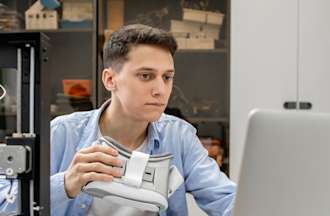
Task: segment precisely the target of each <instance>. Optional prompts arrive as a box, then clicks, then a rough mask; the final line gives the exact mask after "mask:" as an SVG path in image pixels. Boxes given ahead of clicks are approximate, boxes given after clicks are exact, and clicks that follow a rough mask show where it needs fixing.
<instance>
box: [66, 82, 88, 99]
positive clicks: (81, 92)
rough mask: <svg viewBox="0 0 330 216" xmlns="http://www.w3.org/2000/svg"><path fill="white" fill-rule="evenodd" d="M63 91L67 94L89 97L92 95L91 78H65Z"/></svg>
mask: <svg viewBox="0 0 330 216" xmlns="http://www.w3.org/2000/svg"><path fill="white" fill-rule="evenodd" d="M63 92H64V94H65V95H67V96H73V97H89V96H91V80H84V79H70V80H68V79H67V80H63Z"/></svg>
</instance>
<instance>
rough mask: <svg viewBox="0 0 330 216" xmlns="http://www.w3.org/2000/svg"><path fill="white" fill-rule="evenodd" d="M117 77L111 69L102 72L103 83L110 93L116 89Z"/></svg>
mask: <svg viewBox="0 0 330 216" xmlns="http://www.w3.org/2000/svg"><path fill="white" fill-rule="evenodd" d="M115 76H116V72H115V71H114V70H113V69H112V68H111V67H109V68H106V69H104V70H103V72H102V82H103V85H104V87H105V88H106V89H107V90H108V91H114V90H115V89H116V82H115Z"/></svg>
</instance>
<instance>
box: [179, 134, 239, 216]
mask: <svg viewBox="0 0 330 216" xmlns="http://www.w3.org/2000/svg"><path fill="white" fill-rule="evenodd" d="M183 144H184V150H185V152H184V158H183V160H184V165H183V166H184V169H183V170H184V178H185V186H186V190H187V192H189V193H191V194H192V195H193V196H194V198H195V200H196V202H197V204H198V206H199V207H200V208H201V209H203V210H204V211H205V212H206V213H207V214H208V215H211V216H212V215H214V216H215V215H222V216H230V215H231V212H232V208H233V202H234V197H235V190H236V185H235V184H234V183H233V182H232V181H230V180H229V179H228V178H227V176H226V175H225V174H224V173H222V172H221V171H220V169H219V167H218V165H217V163H216V162H215V160H213V159H212V158H210V157H209V156H208V152H207V150H206V149H205V148H204V147H203V146H202V144H201V143H200V141H199V139H198V137H197V136H196V134H195V133H192V132H187V133H186V134H185V136H184V138H183Z"/></svg>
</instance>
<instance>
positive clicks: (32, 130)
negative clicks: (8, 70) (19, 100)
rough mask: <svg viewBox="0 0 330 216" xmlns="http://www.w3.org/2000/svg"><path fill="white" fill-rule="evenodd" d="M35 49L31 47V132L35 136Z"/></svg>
mask: <svg viewBox="0 0 330 216" xmlns="http://www.w3.org/2000/svg"><path fill="white" fill-rule="evenodd" d="M34 59H35V57H34V47H32V46H31V47H30V115H29V124H30V126H29V132H30V134H34V86H35V85H34V83H35V82H34V77H35V61H34Z"/></svg>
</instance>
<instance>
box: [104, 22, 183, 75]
mask: <svg viewBox="0 0 330 216" xmlns="http://www.w3.org/2000/svg"><path fill="white" fill-rule="evenodd" d="M138 44H147V45H158V46H161V47H163V48H165V49H168V51H169V52H170V53H171V55H172V56H174V53H175V51H176V50H177V43H176V40H175V39H174V37H173V36H172V34H171V33H169V32H167V31H165V30H162V29H158V28H154V27H151V26H147V25H142V24H132V25H126V26H123V27H121V28H120V29H119V30H117V31H115V32H113V33H112V34H111V36H110V38H109V39H108V40H107V41H106V42H105V44H104V47H103V62H104V67H105V68H108V67H113V68H115V70H118V71H120V70H121V68H122V65H123V64H124V63H125V61H127V54H128V53H129V51H130V49H131V47H132V46H134V45H138Z"/></svg>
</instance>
